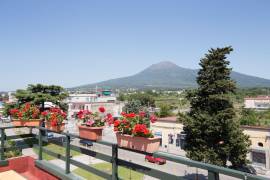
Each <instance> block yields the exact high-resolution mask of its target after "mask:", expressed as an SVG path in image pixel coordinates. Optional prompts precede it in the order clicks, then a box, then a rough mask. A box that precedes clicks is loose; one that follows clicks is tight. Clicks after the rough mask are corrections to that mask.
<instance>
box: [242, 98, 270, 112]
mask: <svg viewBox="0 0 270 180" xmlns="http://www.w3.org/2000/svg"><path fill="white" fill-rule="evenodd" d="M244 103H245V108H248V109H257V110H265V109H269V108H270V96H257V97H246V98H245V102H244Z"/></svg>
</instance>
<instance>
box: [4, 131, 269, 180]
mask: <svg viewBox="0 0 270 180" xmlns="http://www.w3.org/2000/svg"><path fill="white" fill-rule="evenodd" d="M12 128H25V127H24V126H16V127H1V128H0V130H1V150H0V166H6V165H8V160H6V159H5V156H4V153H5V151H8V150H11V149H12V148H19V149H23V148H27V147H29V146H27V145H20V146H16V147H11V148H6V147H5V141H6V140H12V139H13V140H14V139H19V138H20V139H23V138H33V139H36V138H37V139H38V159H37V160H36V162H35V164H36V166H37V167H39V168H41V169H43V170H45V171H47V172H49V173H51V174H53V175H55V176H57V177H59V178H61V179H80V177H78V176H77V175H75V174H73V173H72V172H71V171H70V165H71V164H72V165H75V166H77V167H80V168H82V169H84V170H86V171H89V172H91V173H93V174H96V175H97V176H100V177H103V178H105V179H113V180H116V179H120V178H119V176H118V166H124V167H127V168H130V169H132V170H135V171H138V172H141V173H143V174H145V175H149V176H152V177H155V178H158V179H168V180H173V179H185V177H184V176H177V175H173V174H170V173H167V172H164V171H160V170H159V169H155V168H150V167H148V166H144V165H142V164H136V163H134V162H130V161H128V160H123V159H120V158H118V149H119V148H120V147H118V146H117V144H113V143H110V142H104V141H98V142H96V143H98V144H102V145H106V146H109V147H111V152H112V153H111V155H108V154H105V153H102V152H96V151H93V150H90V149H87V148H82V147H80V146H76V145H73V144H71V139H72V138H79V139H81V138H80V137H79V136H78V135H74V134H69V133H64V132H62V133H58V132H54V131H50V130H48V129H45V128H42V127H29V128H31V129H32V128H36V129H38V135H35V134H32V130H31V131H30V133H28V134H21V135H15V136H6V133H5V130H6V129H12ZM46 131H47V132H53V133H57V134H61V135H63V136H64V141H50V143H54V144H57V145H60V146H64V147H65V155H62V154H58V153H55V152H53V151H51V150H49V149H47V148H45V147H43V143H44V141H47V138H46V133H45V132H46ZM70 150H74V151H77V152H80V153H82V154H85V155H88V156H92V157H95V158H97V159H101V160H103V161H106V162H109V163H111V164H112V172H111V174H110V173H107V172H104V171H101V170H98V169H96V168H93V167H91V166H89V165H86V164H83V163H81V162H79V161H76V160H74V159H72V158H71V156H70V155H71V154H70ZM43 153H46V154H48V155H50V156H53V157H55V158H58V159H61V160H63V161H65V169H61V168H60V167H58V166H56V165H53V164H51V163H50V162H49V161H46V160H43ZM154 156H157V157H163V158H165V159H167V160H169V161H173V162H176V163H179V164H184V165H188V166H191V167H196V168H200V169H204V170H206V171H208V180H218V179H219V175H220V174H223V175H227V176H229V177H234V178H239V179H244V180H266V179H267V178H264V177H260V176H255V175H251V174H248V173H244V172H240V171H236V170H233V169H229V168H224V167H219V166H215V165H211V164H206V163H202V162H197V161H193V160H189V159H187V158H184V157H179V156H176V155H172V154H168V153H164V152H157V153H154Z"/></svg>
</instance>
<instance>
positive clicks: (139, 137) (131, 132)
mask: <svg viewBox="0 0 270 180" xmlns="http://www.w3.org/2000/svg"><path fill="white" fill-rule="evenodd" d="M121 115H122V117H121V118H120V119H119V120H116V121H114V131H116V138H117V143H118V146H120V147H124V148H128V149H133V150H137V151H143V152H148V153H153V152H155V151H157V150H158V148H159V145H160V138H159V137H154V135H153V134H152V132H151V131H150V130H149V126H150V122H151V123H154V122H155V121H156V120H157V118H156V116H154V115H150V116H149V115H146V113H145V112H140V113H139V114H135V113H128V114H127V113H122V114H121Z"/></svg>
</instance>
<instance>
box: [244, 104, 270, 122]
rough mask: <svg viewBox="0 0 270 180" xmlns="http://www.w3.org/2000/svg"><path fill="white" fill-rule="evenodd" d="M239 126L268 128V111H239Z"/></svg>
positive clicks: (269, 114) (269, 117) (269, 116)
mask: <svg viewBox="0 0 270 180" xmlns="http://www.w3.org/2000/svg"><path fill="white" fill-rule="evenodd" d="M240 124H241V125H248V126H269V125H270V110H267V111H255V110H253V109H245V108H243V109H242V111H241V117H240Z"/></svg>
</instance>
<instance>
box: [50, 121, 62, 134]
mask: <svg viewBox="0 0 270 180" xmlns="http://www.w3.org/2000/svg"><path fill="white" fill-rule="evenodd" d="M46 128H47V129H49V130H52V131H55V132H62V131H64V129H65V123H62V124H61V125H60V126H52V125H51V123H50V122H46Z"/></svg>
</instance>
